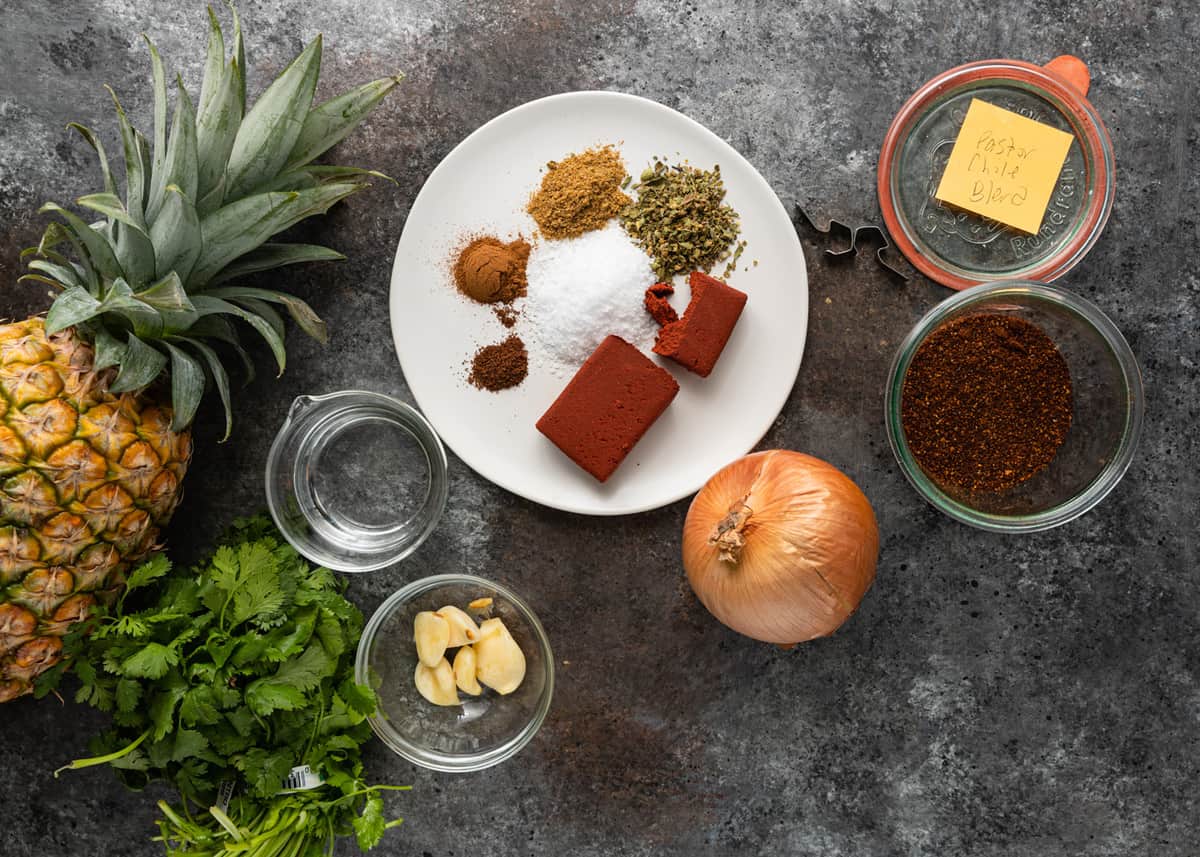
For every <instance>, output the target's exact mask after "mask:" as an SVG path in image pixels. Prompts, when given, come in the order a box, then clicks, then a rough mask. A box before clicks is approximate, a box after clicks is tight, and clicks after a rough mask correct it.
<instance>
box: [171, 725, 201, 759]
mask: <svg viewBox="0 0 1200 857" xmlns="http://www.w3.org/2000/svg"><path fill="white" fill-rule="evenodd" d="M207 749H208V739H207V738H205V737H204V736H203V735H201V734H200V733H199V732H197V731H196V730H195V729H180V730H178V731H177V732H176V733H175V744H174V746H173V747H172V748H171V761H172V762H182V761H184V760H185V759H188V758H191V757H192V756H198V755H200V754H201V753H203V752H204V751H205V750H207Z"/></svg>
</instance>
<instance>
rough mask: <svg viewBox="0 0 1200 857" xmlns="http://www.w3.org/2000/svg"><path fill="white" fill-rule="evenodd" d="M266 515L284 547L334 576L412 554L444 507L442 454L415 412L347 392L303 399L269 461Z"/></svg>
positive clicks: (383, 399)
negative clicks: (294, 550) (291, 549)
mask: <svg viewBox="0 0 1200 857" xmlns="http://www.w3.org/2000/svg"><path fill="white" fill-rule="evenodd" d="M266 479H267V507H268V508H269V509H270V511H271V517H272V518H274V519H275V524H276V526H278V527H279V530H280V532H282V533H283V536H284V538H286V539H287V540H288V542H290V543H291V545H292V546H293V547H294V548H296V550H298V551H300V553H302V554H304V556H306V557H308V558H309V559H310V560H312V561H313V562H317V563H320V564H321V565H323V566H325V567H327V568H332V569H335V570H337V571H374V570H376V569H380V568H383V567H385V566H388V565H392V564H393V563H396V562H399V561H400V560H402V559H403V558H404V557H406V556H408V555H409V554H410V553H412V552H413V551H415V550H416V549H417V547H418V546H420V544H421V543H422V542H423V541H425V539H426V538H427V537H428V536H429V534H430V533H431V532H433V528H434V527H435V526H437V522H438V520H439V519H440V518H441V516H442V511H443V510H444V509H445V508H446V496H447V493H448V483H447V480H446V451H445V449H443V447H442V442H441V441H440V440H439V439H438V436H437V434H435V433H434V431H433V427H432V426H430V425H429V423H428V422H427V421H426V420H425V418H424V417H423V416H421V414H420V413H418V412H417V411H416V410H415V409H413V408H412V407H410V406H409V405H406V404H405V403H404V402H401V401H399V400H397V399H393V398H392V397H390V396H384V395H381V394H380V393H370V392H367V391H365V390H345V391H343V392H340V393H330V394H329V395H326V396H300V397H298V398H297V399H296V400H295V401H294V402H293V403H292V408H291V410H290V411H289V412H288V415H287V419H286V420H284V423H283V426H282V427H280V429H279V433H278V434H277V435H276V436H275V441H274V443H272V444H271V451H270V453H269V454H268V455H267V473H266Z"/></svg>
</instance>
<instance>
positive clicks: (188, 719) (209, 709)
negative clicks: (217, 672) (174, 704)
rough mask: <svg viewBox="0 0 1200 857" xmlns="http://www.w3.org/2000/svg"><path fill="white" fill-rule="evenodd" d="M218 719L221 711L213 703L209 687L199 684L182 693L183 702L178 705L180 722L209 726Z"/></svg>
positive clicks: (189, 724)
mask: <svg viewBox="0 0 1200 857" xmlns="http://www.w3.org/2000/svg"><path fill="white" fill-rule="evenodd" d="M220 719H221V713H220V712H219V711H217V707H216V705H214V698H213V692H212V689H211V688H209V687H207V686H205V685H200V686H199V687H193V688H192V689H191V690H189V691H188V692H187V693H185V694H184V695H183V702H182V703H180V705H179V720H180V722H182V723H185V724H187V725H188V726H195V725H196V724H197V723H199V724H201V725H204V726H209V725H211V724H213V723H216V722H217V721H218V720H220Z"/></svg>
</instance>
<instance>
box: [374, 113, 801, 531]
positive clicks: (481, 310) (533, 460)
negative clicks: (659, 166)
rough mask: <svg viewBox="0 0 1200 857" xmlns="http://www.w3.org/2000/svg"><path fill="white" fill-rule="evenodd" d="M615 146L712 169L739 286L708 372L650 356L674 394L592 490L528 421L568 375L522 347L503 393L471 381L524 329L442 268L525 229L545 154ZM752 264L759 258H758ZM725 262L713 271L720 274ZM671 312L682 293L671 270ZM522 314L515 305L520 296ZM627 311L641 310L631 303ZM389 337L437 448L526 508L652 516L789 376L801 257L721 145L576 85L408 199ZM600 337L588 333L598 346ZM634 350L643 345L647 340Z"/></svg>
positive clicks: (766, 420) (777, 405)
mask: <svg viewBox="0 0 1200 857" xmlns="http://www.w3.org/2000/svg"><path fill="white" fill-rule="evenodd" d="M606 143H611V144H613V145H615V146H617V148H618V149H619V150H620V152H621V154H622V156H623V157H624V159H625V165H626V167H627V168H628V169H629V171H630V173H632V174H633V175H634V176H635V177H636V176H637V175H639V174H640V173H641V171H642V169H643V168H645V167H646V166H647V165H649V164H650V163H651V161H652V159H653V157H654V156H656V155H657V156H660V157H664V158H666V159H667V160H669V161H670V162H672V163H676V162H680V161H684V160H686V161H688V162H689V163H691V164H693V165H695V166H698V167H702V168H704V169H710V168H711V167H712V166H713V164H720V166H721V175H722V176H723V178H724V180H725V186H726V200H727V201H728V202H729V203H730V204H731V205H732V206H733V207H734V208H735V209H736V210H737V211H738V212H739V213H740V214H741V218H742V237H743V238H745V239H746V241H747V246H746V250H745V253H744V254H743V256H742V258H741V261H740V263H739V264H738V267H737V270H736V271H735V272H733V273H731V274H730V276H729V278H728V282H729V284H730V285H731V286H733V287H735V288H737V289H741V290H742V291H744V292H746V293H747V294H748V295H749V299H748V301H747V302H746V308H745V311H744V312H743V313H742V317H741V319H740V320H739V322H738V324H737V327H736V328H735V329H734V332H733V335H732V336H731V337H730V339H729V342H728V344H727V345H726V346H725V351H724V352H723V353H722V355H721V359H720V360H719V361H718V363H717V366H716V368H715V369H714V370H713V372H712V374H711V375H710V376H709V377H708V378H700V377H699V376H697V375H693V374H692V373H690V372H688V371H687V370H686V369H684V368H683V367H681V366H679V365H677V364H675V363H673V362H671V361H669V360H665V359H663V358H659V357H657V356H653V355H652V356H653V359H655V360H656V361H657V362H658V363H659V364H660V365H662V366H664V367H665V368H666V369H667V371H669V372H670V373H671V374H672V375H674V376H675V378H676V380H678V381H679V386H680V389H679V394H678V395H677V396H676V397H675V400H674V401H673V402H672V403H671V405H670V407H668V408H667V410H666V411H665V412H664V413H663V415H662V416H661V417H659V419H658V421H657V422H656V423H655V424H654V425H653V426H651V428H650V430H649V431H648V432H646V434H645V435H644V436H643V437H642V439H641V440H640V441H639V442H638V444H637V446H635V447H634V448H633V450H632V451H631V452H630V453H629V455H628V456H627V457H626V458H625V460H624V462H623V463H622V464H621V466H620V467H619V468H618V469H617V472H616V473H614V474H613V475H612V476H611V477H609V479H608V481H607V482H605V483H603V484H601V483H599V482H597V481H596V480H595V479H593V478H592V477H591V476H589V475H588V474H587V473H585V472H584V471H583V470H581V469H580V468H579V467H577V466H576V465H575V464H574V462H572V461H571V460H570V459H568V458H567V457H566V456H565V455H563V453H562V452H560V451H559V449H558V448H557V447H556V446H554V444H552V443H551V442H550V441H549V440H547V439H546V438H545V437H544V436H543V435H542V434H541V433H540V432H538V430H537V429H536V428H535V427H534V423H536V422H537V420H538V418H539V417H541V415H542V414H543V413H544V412H545V411H546V409H547V408H548V407H549V406H550V405H551V403H553V401H554V399H555V398H556V397H557V396H558V394H559V393H560V392H561V391H562V389H563V387H564V386H565V385H566V382H567V380H568V378H569V374H568V375H567V377H563V375H562V374H561V373H560V372H555V371H553V370H552V367H551V366H550V365H543V364H541V363H540V362H539V361H538V359H537V354H536V352H534V353H531V354H530V367H529V377H528V378H526V379H525V381H524V383H522V384H521V385H520V386H518V387H515V388H513V389H510V390H504V391H502V392H499V393H492V392H486V391H482V390H477V389H475V388H474V387H472V386H471V385H469V384H468V383H467V380H466V379H467V374H468V367H469V363H470V360H471V357H472V355H474V353H475V351H476V350H477V349H478V348H479V347H480V346H482V345H489V344H493V343H498V342H501V341H503V340H504V339H505V338H506V337H507V336H508V335H509V334H510V333H515V334H517V335H520V334H521V333H522V330H523V328H524V326H526V325H528V324H529V322H528V321H527V320H518V321H517V324H516V326H515V327H514V328H513V329H512V330H511V331H509V330H506V329H505V328H504V327H503V326H502V325H501V324H500V322H499V321H498V320H497V319H496V316H495V314H494V313H493V312H492V310H491V308H490V307H486V306H481V305H479V304H474V303H472V302H471V301H469V300H467V299H466V298H463V297H462V296H461V295H459V294H458V292H457V291H456V290H455V289H454V286H453V283H452V281H451V278H450V274H449V266H450V260H451V257H452V255H453V253H454V250H455V249H456V248H457V247H458V246H460V245H461V243H462V241H463V237H464V236H469V235H474V234H482V233H486V234H494V235H497V236H498V237H501V238H506V239H507V238H509V237H515V236H516V235H518V234H521V235H525V236H531V235H532V234H533V233H534V230H535V224H534V222H533V220H532V218H530V217H529V215H528V214H526V213H525V210H524V208H525V203H526V202H527V201H528V199H529V195H530V194H531V193H532V192H533V191H534V190H536V188H537V187H538V185H539V183H540V182H541V178H542V173H543V170H544V167H545V164H546V162H547V161H551V160H560V159H562V158H563V157H565V156H566V155H567V154H569V153H571V152H579V151H582V150H584V149H586V148H588V147H590V146H593V145H603V144H606ZM755 261H757V263H758V264H757V265H755V264H754V262H755ZM722 272H723V265H718V266H717V267H716V268H714V270H713V274H714V275H716V276H721V274H722ZM677 281H678V283H679V285H677V292H676V294H675V296H674V301H673V302H674V304H675V306H676V308H677V309H679V310H680V311H681V312H682V310H683V308H684V306H686V303H687V299H688V296H689V295H688V288H687V286H686V284H684V278H677ZM517 307H518V309H519V308H520V304H519V303H518V304H517ZM629 311H630V312H635V313H642V312H645V310H644V309H643V308H642V306H641V304H640V301H637V300H635V301H631V304H630V307H629ZM391 317H392V335H393V337H394V339H395V342H396V353H397V354H398V355H399V357H400V365H401V367H402V368H403V370H404V376H405V378H406V379H407V381H408V386H409V388H410V389H411V390H412V392H413V395H414V396H415V397H416V400H417V404H418V405H419V406H420V408H421V410H422V411H423V412H424V414H425V416H426V417H427V418H428V419H429V422H430V423H432V424H433V427H434V428H435V429H436V430H437V432H438V434H439V435H441V438H442V440H443V441H444V442H445V443H446V446H448V447H450V449H452V450H453V451H454V452H455V454H457V455H458V457H459V458H461V459H462V460H463V461H465V462H466V463H467V464H468V465H469V466H470V467H471V468H473V469H474V470H475V471H476V472H478V473H479V474H480V475H481V476H483V477H484V478H485V479H489V480H491V481H492V482H494V483H496V484H497V485H499V486H501V487H502V488H506V489H508V490H509V491H512V492H513V493H515V494H519V495H520V496H522V497H525V498H527V499H529V500H533V501H534V502H537V503H541V504H543V505H546V506H551V507H553V508H556V509H563V510H565V511H568V512H577V513H580V514H586V515H620V514H627V513H632V512H642V511H645V510H647V509H655V508H658V507H659V506H664V505H666V504H668V503H672V502H674V501H675V500H678V499H680V498H682V497H686V496H687V495H688V494H691V493H693V492H695V491H696V490H698V489H699V488H700V486H702V485H703V484H704V482H705V481H706V480H707V479H708V477H710V476H711V475H712V474H713V473H715V472H716V471H717V470H718V469H720V468H721V467H722V466H724V465H725V464H727V463H728V462H730V461H732V460H733V459H735V458H738V457H739V456H741V455H744V454H745V453H747V452H749V451H750V449H752V448H753V447H754V445H755V444H756V443H758V441H759V439H760V438H761V437H762V436H763V434H765V433H766V431H767V429H768V428H770V426H771V423H772V422H774V420H775V418H776V416H778V415H779V411H780V410H781V409H782V407H783V404H784V402H785V401H786V400H787V397H788V393H789V392H790V391H791V389H792V386H793V384H794V383H795V381H796V373H797V371H799V369H800V357H801V355H802V354H803V352H804V334H805V330H806V329H807V325H808V277H807V274H806V272H805V267H804V253H803V251H802V250H801V248H800V242H799V240H798V239H797V237H796V232H795V229H794V227H793V226H792V223H791V220H790V218H789V217H788V214H787V212H786V211H785V210H784V208H783V205H782V204H781V203H780V202H779V199H778V198H777V197H776V196H775V194H774V192H773V191H772V190H771V188H770V186H769V185H768V184H767V183H766V181H765V180H764V179H763V177H762V176H760V175H759V174H758V172H757V171H756V170H755V169H754V167H752V166H751V165H750V164H749V162H747V161H746V159H745V158H743V157H742V156H741V155H739V154H738V153H737V152H736V151H735V150H734V149H733V148H732V147H731V146H730V145H729V144H728V143H726V142H725V141H724V140H722V139H720V138H719V137H717V136H716V135H715V134H713V133H712V132H711V131H709V130H708V129H706V128H704V127H703V126H702V125H700V124H698V123H696V122H694V121H692V120H691V119H688V118H687V117H686V116H683V115H682V114H680V113H677V112H675V111H674V110H671V109H670V108H668V107H664V106H662V105H661V104H657V103H655V102H653V101H648V100H646V99H644V98H638V97H636V96H632V95H624V94H621V93H616V92H573V93H568V94H565V95H555V96H551V97H549V98H543V99H540V100H538V101H532V102H530V103H528V104H524V105H522V106H520V107H517V108H515V109H513V110H510V111H509V112H507V113H505V114H503V115H502V116H499V117H497V118H495V119H493V120H492V121H490V122H488V123H487V124H486V125H484V126H483V127H482V128H480V129H479V130H477V131H475V132H474V133H473V134H471V135H470V136H469V137H467V138H466V139H465V140H463V141H462V143H460V144H459V145H458V146H457V147H456V148H455V149H454V150H453V151H452V152H450V154H449V155H447V156H446V158H445V160H443V161H442V163H441V164H440V165H438V167H437V169H435V170H434V171H433V173H432V174H431V175H430V176H429V179H428V181H426V182H425V186H424V187H423V188H422V189H421V192H420V193H419V194H418V195H417V198H416V201H415V202H414V203H413V206H412V211H411V212H410V213H409V215H408V221H407V222H406V223H405V225H404V234H403V235H401V236H400V244H399V246H398V247H397V249H396V261H395V264H394V266H393V268H392V290H391ZM599 338H601V337H600V336H598V337H597V341H598V340H599ZM633 344H634V345H636V346H638V347H639V348H641V349H642V351H643V352H644V353H646V354H650V349H651V347H652V346H653V344H654V343H653V341H647V342H635V343H633Z"/></svg>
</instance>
